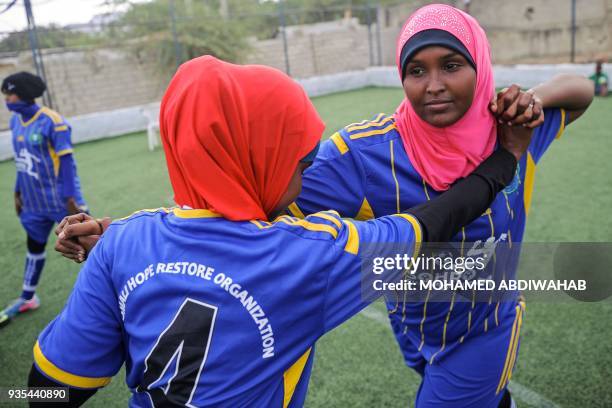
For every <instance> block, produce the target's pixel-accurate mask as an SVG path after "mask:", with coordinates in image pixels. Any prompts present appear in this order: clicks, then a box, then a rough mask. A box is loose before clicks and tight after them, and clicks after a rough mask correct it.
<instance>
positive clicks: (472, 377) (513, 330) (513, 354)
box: [389, 302, 524, 408]
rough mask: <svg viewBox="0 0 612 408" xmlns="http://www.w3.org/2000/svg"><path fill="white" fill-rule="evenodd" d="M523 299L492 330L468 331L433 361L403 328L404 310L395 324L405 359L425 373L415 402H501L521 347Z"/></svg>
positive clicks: (481, 407)
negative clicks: (446, 351) (474, 332)
mask: <svg viewBox="0 0 612 408" xmlns="http://www.w3.org/2000/svg"><path fill="white" fill-rule="evenodd" d="M523 312H524V303H522V302H521V303H518V304H517V305H516V307H515V308H514V309H511V312H510V313H507V314H505V316H503V318H501V319H500V324H499V326H497V327H495V328H494V329H492V330H489V331H488V332H486V333H485V332H482V333H479V334H473V335H470V336H467V337H465V339H464V341H463V342H462V343H460V344H455V347H449V349H450V350H449V352H448V353H445V354H444V355H443V357H442V358H437V359H436V360H435V361H434V362H433V363H432V364H430V363H429V362H428V359H427V358H426V357H425V356H424V354H425V353H424V350H419V344H418V343H415V341H414V339H413V338H411V337H410V336H406V335H405V334H403V333H404V332H405V330H404V329H405V328H404V325H403V324H402V323H401V319H402V316H401V315H398V314H390V315H389V318H390V320H391V326H392V328H393V331H394V333H395V337H396V339H397V341H398V343H399V346H400V349H401V351H402V354H403V356H404V359H405V361H406V363H407V365H408V366H409V367H411V368H413V369H415V370H416V371H417V372H418V373H419V374H420V375H421V377H422V381H421V385H420V386H419V390H418V393H417V397H416V403H415V407H416V408H430V407H436V408H440V407H444V408H454V407H456V408H468V407H473V408H497V406H498V405H499V403H500V401H501V399H502V397H503V395H504V391H505V389H506V387H507V385H508V382H509V381H510V377H511V376H512V370H513V368H514V365H515V363H516V359H517V355H518V350H519V347H520V328H521V323H522V318H523Z"/></svg>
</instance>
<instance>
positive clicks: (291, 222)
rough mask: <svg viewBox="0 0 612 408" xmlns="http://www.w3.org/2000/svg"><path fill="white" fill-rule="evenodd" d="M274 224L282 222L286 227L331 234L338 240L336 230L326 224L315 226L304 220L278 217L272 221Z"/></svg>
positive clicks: (315, 224)
mask: <svg viewBox="0 0 612 408" xmlns="http://www.w3.org/2000/svg"><path fill="white" fill-rule="evenodd" d="M274 222H284V223H285V224H287V225H291V226H298V227H302V228H304V229H307V230H309V231H316V232H327V233H329V234H331V236H332V237H334V239H335V238H338V230H336V229H335V228H334V227H331V226H329V225H327V224H317V223H314V222H310V221H306V220H298V219H291V218H290V217H286V216H281V217H278V218H277V219H276V220H274Z"/></svg>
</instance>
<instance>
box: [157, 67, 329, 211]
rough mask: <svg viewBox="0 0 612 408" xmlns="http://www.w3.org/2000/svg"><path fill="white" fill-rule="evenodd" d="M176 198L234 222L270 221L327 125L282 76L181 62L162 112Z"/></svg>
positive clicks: (262, 69)
mask: <svg viewBox="0 0 612 408" xmlns="http://www.w3.org/2000/svg"><path fill="white" fill-rule="evenodd" d="M159 123H160V130H161V132H160V133H161V138H162V142H163V145H164V150H165V152H166V161H167V164H168V172H169V175H170V181H171V183H172V188H173V189H174V200H175V202H176V204H177V205H179V206H188V207H191V208H200V209H208V210H212V211H215V212H217V213H219V214H221V215H222V216H223V217H225V218H227V219H230V220H235V221H243V220H251V219H263V220H267V218H268V216H267V214H269V213H270V212H272V211H273V210H274V209H275V208H276V206H277V205H278V203H279V201H280V198H281V197H282V195H283V194H284V193H285V191H286V190H287V187H288V186H289V181H290V180H291V177H292V176H293V174H294V172H295V169H296V168H297V165H298V162H299V161H300V159H301V158H303V157H304V156H306V155H307V154H308V153H309V152H310V151H311V150H312V149H313V148H314V147H315V146H316V145H317V143H318V142H319V140H320V138H321V134H322V133H323V130H324V128H325V125H324V124H323V122H322V121H321V118H320V117H319V115H318V114H317V112H316V110H315V108H314V106H313V105H312V103H311V102H310V100H309V99H308V96H307V95H306V93H305V92H304V90H303V89H302V87H301V86H300V85H298V84H297V83H296V82H295V81H293V80H292V79H291V78H289V77H288V76H287V75H285V74H283V73H282V72H280V71H278V70H276V69H273V68H269V67H264V66H258V65H245V66H240V65H234V64H229V63H227V62H223V61H220V60H218V59H216V58H214V57H211V56H204V57H200V58H196V59H193V60H191V61H189V62H186V63H185V64H183V65H182V66H181V67H180V68H179V70H178V72H177V73H176V75H175V76H174V78H172V81H171V82H170V85H169V86H168V89H167V90H166V93H165V95H164V97H163V99H162V103H161V108H160V117H159Z"/></svg>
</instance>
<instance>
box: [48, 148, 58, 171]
mask: <svg viewBox="0 0 612 408" xmlns="http://www.w3.org/2000/svg"><path fill="white" fill-rule="evenodd" d="M47 148H48V149H49V157H51V161H52V162H53V172H54V173H55V177H57V176H58V175H59V155H58V154H57V153H55V149H54V148H53V146H51V142H47Z"/></svg>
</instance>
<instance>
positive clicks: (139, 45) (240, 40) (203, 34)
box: [107, 0, 249, 71]
mask: <svg viewBox="0 0 612 408" xmlns="http://www.w3.org/2000/svg"><path fill="white" fill-rule="evenodd" d="M174 12H175V20H176V38H177V42H178V45H179V47H178V48H179V59H180V62H184V61H187V60H189V59H192V58H195V57H198V56H201V55H214V56H216V57H218V58H221V59H223V60H226V61H233V62H240V61H241V60H242V59H243V58H244V56H245V55H246V54H247V52H248V49H249V44H248V41H247V39H246V36H247V30H246V29H245V27H244V25H243V24H237V23H236V22H233V21H232V22H229V21H228V20H225V19H223V18H221V16H220V15H219V10H218V8H215V7H213V6H212V5H211V4H210V3H208V2H201V1H197V2H196V1H193V2H189V1H187V2H186V1H182V0H179V1H175V3H174ZM107 31H108V35H109V38H111V39H114V40H115V41H118V42H122V43H127V44H128V45H129V46H131V47H132V48H133V49H134V51H135V52H136V54H137V55H138V56H139V57H141V58H146V59H154V60H157V61H158V63H159V65H160V67H161V68H162V69H163V70H164V71H171V70H172V69H173V68H174V67H175V64H176V49H175V42H174V35H173V32H172V19H171V17H170V2H169V0H154V1H151V2H148V3H136V4H131V5H130V7H129V9H128V11H127V12H126V13H125V14H124V15H123V16H122V17H121V18H120V19H119V20H118V21H117V22H115V23H113V24H111V25H110V26H109V28H108V29H107Z"/></svg>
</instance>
